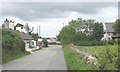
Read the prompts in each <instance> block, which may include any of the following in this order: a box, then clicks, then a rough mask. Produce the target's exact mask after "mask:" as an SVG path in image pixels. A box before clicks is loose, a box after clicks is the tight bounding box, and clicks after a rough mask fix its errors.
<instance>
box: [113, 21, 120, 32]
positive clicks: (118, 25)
mask: <svg viewBox="0 0 120 72" xmlns="http://www.w3.org/2000/svg"><path fill="white" fill-rule="evenodd" d="M113 28H114V31H115V32H116V33H118V34H120V19H117V20H116V21H115V23H114V25H113Z"/></svg>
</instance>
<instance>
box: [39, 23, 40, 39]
mask: <svg viewBox="0 0 120 72" xmlns="http://www.w3.org/2000/svg"><path fill="white" fill-rule="evenodd" d="M39 37H40V25H39Z"/></svg>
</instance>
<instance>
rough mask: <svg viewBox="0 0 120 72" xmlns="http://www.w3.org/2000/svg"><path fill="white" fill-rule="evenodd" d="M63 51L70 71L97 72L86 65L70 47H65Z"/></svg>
mask: <svg viewBox="0 0 120 72" xmlns="http://www.w3.org/2000/svg"><path fill="white" fill-rule="evenodd" d="M63 51H64V56H65V60H66V63H67V67H68V70H96V68H95V67H93V66H91V65H88V64H86V62H85V60H83V59H82V58H80V57H79V55H78V54H77V53H75V52H74V51H73V50H72V49H71V48H70V47H69V45H66V46H63Z"/></svg>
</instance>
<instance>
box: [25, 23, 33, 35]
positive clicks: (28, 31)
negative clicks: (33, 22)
mask: <svg viewBox="0 0 120 72" xmlns="http://www.w3.org/2000/svg"><path fill="white" fill-rule="evenodd" d="M25 29H26V31H27V33H28V34H30V35H31V33H32V31H33V30H34V27H32V29H30V26H29V25H28V23H27V24H26V25H25Z"/></svg>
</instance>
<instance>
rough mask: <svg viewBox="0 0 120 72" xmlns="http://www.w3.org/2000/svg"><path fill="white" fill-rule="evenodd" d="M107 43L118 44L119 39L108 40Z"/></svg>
mask: <svg viewBox="0 0 120 72" xmlns="http://www.w3.org/2000/svg"><path fill="white" fill-rule="evenodd" d="M106 43H107V44H109V45H114V44H118V40H108V41H106Z"/></svg>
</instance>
